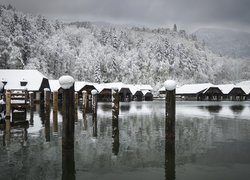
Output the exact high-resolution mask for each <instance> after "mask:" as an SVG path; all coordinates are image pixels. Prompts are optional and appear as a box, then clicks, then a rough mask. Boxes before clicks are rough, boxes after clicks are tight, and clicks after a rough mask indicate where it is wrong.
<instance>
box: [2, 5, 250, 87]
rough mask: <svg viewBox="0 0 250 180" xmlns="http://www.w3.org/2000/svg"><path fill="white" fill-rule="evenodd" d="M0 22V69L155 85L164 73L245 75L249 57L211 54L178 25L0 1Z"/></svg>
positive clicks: (185, 77) (213, 78)
mask: <svg viewBox="0 0 250 180" xmlns="http://www.w3.org/2000/svg"><path fill="white" fill-rule="evenodd" d="M0 23H1V28H0V68H1V69H3V68H5V69H9V68H18V69H37V70H39V71H40V72H42V73H44V74H45V75H46V76H48V77H49V78H54V79H57V78H59V77H60V76H61V75H65V74H69V75H71V76H73V77H74V78H75V79H76V80H83V81H91V82H97V83H102V82H113V81H122V82H124V83H131V84H151V85H152V86H154V87H156V88H159V87H160V86H162V83H163V82H164V81H165V80H166V79H175V80H177V81H178V83H179V84H183V83H201V82H212V83H222V82H223V83H225V82H234V81H237V80H241V79H247V78H250V69H249V68H250V66H249V63H250V62H249V61H235V60H234V59H232V58H225V57H220V56H218V55H215V54H214V53H212V52H211V51H210V50H209V49H208V48H207V47H206V46H204V44H203V43H201V42H199V41H197V40H196V39H197V37H196V36H195V35H193V34H188V33H186V32H185V31H184V30H178V26H174V27H173V28H165V27H164V28H157V29H152V28H147V27H131V26H121V25H118V26H116V25H111V24H110V25H109V24H108V23H104V25H103V24H102V23H91V22H73V23H69V24H65V23H62V22H60V21H51V20H48V19H46V18H45V17H43V16H36V15H31V14H26V13H22V12H19V11H17V10H15V9H14V8H13V7H11V6H8V7H6V6H2V5H1V6H0ZM235 62H237V63H235Z"/></svg>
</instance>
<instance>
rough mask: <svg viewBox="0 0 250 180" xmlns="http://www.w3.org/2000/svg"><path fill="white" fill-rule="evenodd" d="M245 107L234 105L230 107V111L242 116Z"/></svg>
mask: <svg viewBox="0 0 250 180" xmlns="http://www.w3.org/2000/svg"><path fill="white" fill-rule="evenodd" d="M244 108H245V106H242V105H232V106H230V109H231V110H232V111H233V112H234V113H235V114H240V113H241V112H242V111H243V110H244Z"/></svg>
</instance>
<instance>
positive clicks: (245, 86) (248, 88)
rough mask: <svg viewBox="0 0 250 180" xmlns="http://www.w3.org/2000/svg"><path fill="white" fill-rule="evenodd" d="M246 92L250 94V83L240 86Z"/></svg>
mask: <svg viewBox="0 0 250 180" xmlns="http://www.w3.org/2000/svg"><path fill="white" fill-rule="evenodd" d="M239 87H240V88H241V89H242V90H243V91H244V92H245V93H246V94H250V85H249V86H247V85H242V86H239Z"/></svg>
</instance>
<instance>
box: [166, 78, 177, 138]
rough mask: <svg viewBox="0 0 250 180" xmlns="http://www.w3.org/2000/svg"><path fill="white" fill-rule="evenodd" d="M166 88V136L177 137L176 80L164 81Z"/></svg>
mask: <svg viewBox="0 0 250 180" xmlns="http://www.w3.org/2000/svg"><path fill="white" fill-rule="evenodd" d="M164 85H165V88H166V124H165V128H166V129H165V132H166V138H167V139H169V140H174V139H175V88H176V82H175V81H173V80H168V81H166V82H165V83H164Z"/></svg>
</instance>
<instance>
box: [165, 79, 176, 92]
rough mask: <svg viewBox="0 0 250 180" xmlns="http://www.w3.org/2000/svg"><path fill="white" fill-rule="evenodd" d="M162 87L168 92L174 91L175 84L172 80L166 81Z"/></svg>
mask: <svg viewBox="0 0 250 180" xmlns="http://www.w3.org/2000/svg"><path fill="white" fill-rule="evenodd" d="M164 87H165V89H166V90H168V91H173V90H175V89H176V82H175V81H174V80H167V81H165V82H164Z"/></svg>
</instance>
